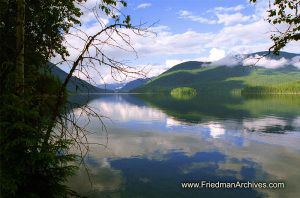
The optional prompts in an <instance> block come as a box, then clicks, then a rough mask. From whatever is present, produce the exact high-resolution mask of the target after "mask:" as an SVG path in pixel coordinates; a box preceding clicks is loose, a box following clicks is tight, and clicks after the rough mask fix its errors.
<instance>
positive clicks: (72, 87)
mask: <svg viewBox="0 0 300 198" xmlns="http://www.w3.org/2000/svg"><path fill="white" fill-rule="evenodd" d="M48 66H49V70H50V73H51V74H52V75H54V76H57V77H58V78H59V79H60V80H61V81H64V80H65V79H66V77H67V75H68V74H67V73H66V72H64V71H63V70H62V69H60V68H58V67H57V66H56V65H54V64H52V63H49V64H48ZM67 90H68V92H72V93H109V92H112V91H111V90H105V89H100V88H98V87H96V86H93V85H91V84H90V83H88V82H86V81H84V80H81V79H79V78H77V77H75V76H72V77H71V78H70V81H69V83H68V84H67Z"/></svg>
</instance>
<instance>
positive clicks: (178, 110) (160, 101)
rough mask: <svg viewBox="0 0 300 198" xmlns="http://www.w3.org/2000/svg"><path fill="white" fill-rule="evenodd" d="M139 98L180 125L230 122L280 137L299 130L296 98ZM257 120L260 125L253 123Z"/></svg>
mask: <svg viewBox="0 0 300 198" xmlns="http://www.w3.org/2000/svg"><path fill="white" fill-rule="evenodd" d="M138 97H140V98H143V99H144V100H146V101H147V102H148V103H149V104H150V105H151V106H153V107H156V108H159V109H161V110H162V111H163V112H165V113H166V114H168V115H169V116H171V117H172V118H174V119H176V120H177V121H180V122H185V123H206V122H211V121H213V122H218V121H223V120H231V121H235V122H238V123H241V124H243V125H244V127H245V129H246V130H248V131H259V132H266V133H279V134H280V133H284V132H286V131H297V130H298V131H299V130H300V129H299V127H294V126H293V125H294V122H295V120H296V119H297V118H298V116H299V112H300V98H299V97H297V96H281V97H280V96H269V97H259V98H257V97H253V96H252V97H251V98H243V97H237V96H230V95H204V96H197V97H195V98H192V99H190V100H176V99H173V98H172V97H171V96H168V95H153V96H150V95H140V96H138ZM283 118H284V119H283ZM272 119H273V120H274V122H271V123H269V122H268V121H269V120H272ZM256 121H257V122H260V123H256V124H255V122H256ZM264 121H266V122H264ZM251 123H252V124H251Z"/></svg>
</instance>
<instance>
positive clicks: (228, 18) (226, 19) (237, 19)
mask: <svg viewBox="0 0 300 198" xmlns="http://www.w3.org/2000/svg"><path fill="white" fill-rule="evenodd" d="M217 17H218V19H219V20H218V23H224V25H226V26H227V25H231V24H234V23H242V22H243V23H244V22H248V21H250V20H252V19H253V18H254V17H252V16H244V15H242V14H241V13H240V12H238V13H235V14H217Z"/></svg>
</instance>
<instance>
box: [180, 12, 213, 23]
mask: <svg viewBox="0 0 300 198" xmlns="http://www.w3.org/2000/svg"><path fill="white" fill-rule="evenodd" d="M178 14H179V18H181V19H188V20H191V21H194V22H198V23H203V24H216V23H217V21H216V20H213V19H207V18H204V17H201V16H197V15H193V13H192V12H190V11H187V10H180V11H179V12H178Z"/></svg>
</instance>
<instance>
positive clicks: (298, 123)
mask: <svg viewBox="0 0 300 198" xmlns="http://www.w3.org/2000/svg"><path fill="white" fill-rule="evenodd" d="M292 123H293V126H294V127H296V128H298V129H299V130H300V116H298V117H296V118H295V119H294V120H293V122H292Z"/></svg>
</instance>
